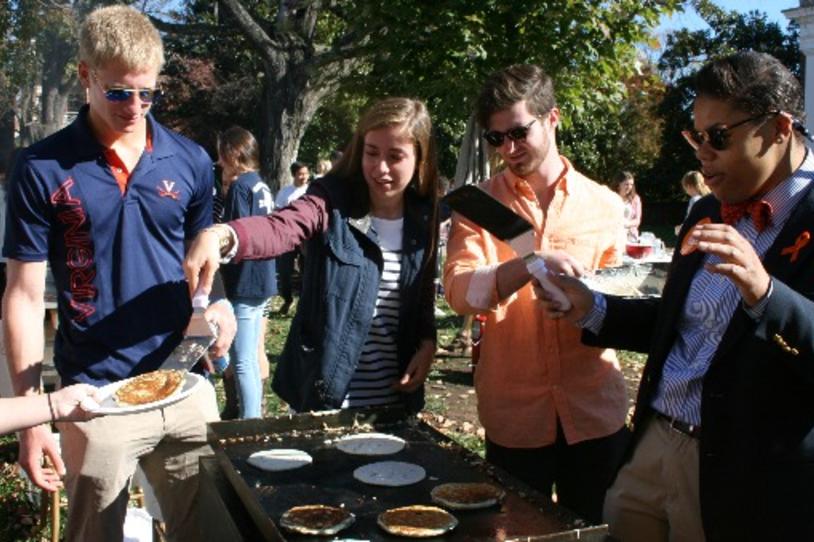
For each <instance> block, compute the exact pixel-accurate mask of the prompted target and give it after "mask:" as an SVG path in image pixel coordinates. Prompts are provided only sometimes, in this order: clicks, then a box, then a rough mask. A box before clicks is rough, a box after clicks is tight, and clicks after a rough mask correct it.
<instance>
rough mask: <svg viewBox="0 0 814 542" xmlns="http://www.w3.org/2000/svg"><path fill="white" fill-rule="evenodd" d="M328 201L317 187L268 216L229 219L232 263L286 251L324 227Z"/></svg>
mask: <svg viewBox="0 0 814 542" xmlns="http://www.w3.org/2000/svg"><path fill="white" fill-rule="evenodd" d="M329 217H330V214H329V208H328V200H327V198H326V196H325V193H324V192H323V191H322V190H320V189H318V188H317V189H314V190H311V191H309V192H308V193H307V194H305V195H304V196H302V197H300V198H298V199H296V200H294V201H293V202H291V204H289V205H288V206H287V207H283V208H281V209H278V210H275V211H274V212H273V213H271V214H270V215H268V216H252V217H247V218H241V219H240V220H233V221H231V222H229V223H228V224H229V226H231V227H232V228H233V229H234V230H235V233H236V234H237V239H238V247H237V254H236V255H235V257H234V259H233V260H232V262H234V263H237V262H240V261H242V260H261V259H265V258H274V257H276V256H279V255H280V254H284V253H286V252H290V251H292V250H294V249H295V248H297V247H298V246H300V245H301V244H302V243H303V242H304V241H306V240H308V239H310V238H311V237H313V236H314V235H317V234H319V233H323V232H324V231H325V230H327V229H328V219H329Z"/></svg>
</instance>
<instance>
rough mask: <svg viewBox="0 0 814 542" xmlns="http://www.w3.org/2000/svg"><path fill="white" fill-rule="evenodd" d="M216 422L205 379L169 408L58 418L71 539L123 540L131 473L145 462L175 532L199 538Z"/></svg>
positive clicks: (173, 534) (176, 537)
mask: <svg viewBox="0 0 814 542" xmlns="http://www.w3.org/2000/svg"><path fill="white" fill-rule="evenodd" d="M216 420H218V409H217V403H216V400H215V390H214V388H213V387H212V386H211V385H210V384H209V383H208V382H201V383H200V384H199V385H198V389H197V390H196V391H195V392H194V393H193V394H192V395H190V396H189V397H186V398H185V399H183V400H181V401H179V402H177V403H175V404H173V405H169V406H167V407H165V408H162V409H156V410H152V411H149V412H142V413H138V414H130V415H125V416H106V417H101V418H95V419H93V420H90V421H88V422H83V423H70V422H65V423H60V424H58V428H59V431H60V436H61V441H62V456H63V459H64V461H65V468H66V470H67V475H66V478H65V488H66V492H67V495H68V521H67V526H66V533H65V539H66V540H67V541H81V542H97V541H98V542H115V541H118V540H122V538H123V536H124V535H123V530H122V527H123V524H124V516H125V514H126V508H127V501H128V499H129V485H130V479H131V478H132V476H133V473H134V472H135V470H136V464H141V468H142V470H143V471H144V474H145V475H146V477H147V479H148V480H149V482H150V484H151V485H152V486H153V489H154V491H155V494H156V499H157V500H158V503H159V506H160V507H161V514H162V516H163V517H164V521H165V524H166V527H167V538H168V539H169V540H173V541H176V540H177V541H187V540H199V539H200V535H199V531H198V524H197V510H196V507H195V498H196V496H197V492H198V458H199V457H200V456H202V455H209V454H211V453H212V450H211V448H210V447H209V446H208V445H207V444H206V423H207V422H211V421H216Z"/></svg>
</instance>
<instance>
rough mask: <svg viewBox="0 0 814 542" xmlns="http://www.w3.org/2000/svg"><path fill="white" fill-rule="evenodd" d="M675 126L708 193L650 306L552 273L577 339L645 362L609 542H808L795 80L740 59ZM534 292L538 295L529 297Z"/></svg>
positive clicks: (805, 166)
mask: <svg viewBox="0 0 814 542" xmlns="http://www.w3.org/2000/svg"><path fill="white" fill-rule="evenodd" d="M695 88H696V95H695V102H694V105H693V113H694V127H693V128H692V129H691V130H687V131H685V132H683V135H684V137H685V138H686V139H687V142H688V143H689V144H690V145H691V146H692V147H693V149H695V155H696V157H697V158H698V160H699V161H700V164H701V171H702V173H703V175H704V181H705V182H706V184H707V186H709V188H710V190H711V191H712V194H711V195H708V196H706V197H704V198H702V199H701V200H700V201H698V203H696V205H695V206H694V207H693V209H692V212H691V213H690V215H689V217H688V218H687V220H686V221H685V223H684V225H683V226H682V228H681V231H680V232H679V239H680V240H681V249H680V250H676V252H675V256H674V258H673V262H672V264H671V267H670V273H669V276H668V279H667V283H666V284H665V287H664V291H663V293H662V296H661V298H652V299H626V298H621V297H616V296H610V295H602V294H599V293H597V292H592V291H591V290H589V289H588V288H586V287H585V286H584V285H582V284H581V283H580V282H579V281H577V280H574V279H569V278H566V277H552V279H553V280H554V281H555V282H556V283H557V284H558V285H560V287H561V288H563V289H564V290H565V291H566V294H567V295H568V297H569V298H570V300H571V301H572V304H573V308H571V309H570V310H568V311H567V312H563V311H562V310H560V309H559V306H558V305H557V304H556V303H555V302H553V301H552V300H550V299H543V301H542V304H543V308H544V310H545V311H546V312H547V313H548V314H549V315H550V316H552V317H555V318H564V319H566V320H569V321H571V322H574V323H576V324H577V325H579V326H581V327H582V328H583V336H582V340H583V342H585V343H586V344H589V345H593V346H599V345H601V346H606V347H611V348H621V349H626V350H633V351H639V352H647V353H648V360H647V364H646V366H645V368H644V372H643V374H642V381H641V384H640V389H639V394H638V398H637V404H636V411H635V414H634V417H633V430H634V438H633V440H632V443H631V447H630V450H629V453H628V457H627V460H626V462H625V464H624V465H623V466H622V468H621V469H620V470H619V472H618V474H617V476H616V479H615V481H614V483H613V485H612V487H611V488H610V489H609V490H608V493H607V496H606V499H605V506H604V512H603V513H604V520H605V521H606V522H607V523H608V524H609V526H610V532H611V534H612V535H613V536H614V537H615V538H617V539H619V540H622V541H624V542H636V541H647V542H658V541H667V540H670V541H693V542H697V541H703V540H708V541H730V540H737V541H744V540H814V513H812V512H814V301H812V299H813V298H814V246H812V244H811V243H809V240H810V238H811V234H810V232H811V231H812V230H814V191H812V179H814V156H812V154H811V152H809V151H808V150H807V148H806V146H805V142H804V138H805V137H810V136H809V134H808V131H807V130H806V129H805V128H804V127H803V124H802V122H803V119H804V112H803V99H802V91H801V87H800V84H799V82H798V81H797V79H796V78H795V77H794V75H793V74H792V73H791V72H790V71H789V70H788V69H787V68H786V67H784V66H783V65H782V64H781V63H780V62H779V61H778V60H777V59H776V58H774V57H772V56H770V55H767V54H762V53H757V52H754V51H743V52H739V53H736V54H733V55H730V56H726V57H723V58H720V59H717V60H713V61H712V62H710V63H709V64H707V65H705V66H704V67H703V68H702V69H701V70H700V71H699V72H698V74H697V75H696V77H695ZM538 293H539V294H540V296H545V294H544V292H543V291H542V290H541V289H539V288H538Z"/></svg>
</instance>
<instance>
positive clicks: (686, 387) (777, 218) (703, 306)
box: [651, 152, 814, 425]
mask: <svg viewBox="0 0 814 542" xmlns="http://www.w3.org/2000/svg"><path fill="white" fill-rule="evenodd" d="M812 177H814V157H812V153H810V152H809V153H807V154H806V158H805V160H804V161H803V164H802V165H801V166H800V168H799V169H798V170H797V171H795V172H794V173H793V174H792V175H791V177H789V178H788V179H786V180H785V181H784V182H781V183H780V184H779V185H778V186H776V187H775V188H774V189H772V190H771V191H770V192H769V193H767V194H766V195H765V196H764V198H763V199H765V200H766V201H767V202H769V204H770V205H771V206H772V219H771V223H770V225H769V227H767V228H766V229H765V230H763V231H762V232H760V233H758V231H757V229H756V228H755V225H754V223H753V222H752V219H751V218H749V217H748V216H746V217H744V218H741V219H740V220H739V221H738V222H737V223H736V224H734V227H735V229H736V230H737V231H738V233H740V234H741V235H742V236H743V237H744V238H745V239H746V240H748V241H749V242H750V243H751V244H752V246H753V247H754V248H755V251H756V252H757V254H758V255H759V256H760V258H761V260H762V259H763V257H764V256H765V255H766V251H768V249H769V247H770V246H771V245H772V243H774V240H775V239H776V238H777V235H778V234H779V233H780V230H781V229H782V228H783V226H784V225H785V223H786V221H787V220H788V219H789V217H790V216H791V212H792V210H793V209H794V207H796V206H797V204H798V203H799V202H800V200H801V199H802V198H803V196H805V195H806V193H807V192H808V190H809V189H810V187H811V180H812ZM720 261H721V260H720V258H718V257H717V256H713V255H710V254H707V255H706V256H705V257H704V259H703V263H702V265H701V266H700V267H699V268H698V271H696V273H695V277H693V280H692V284H691V285H690V291H689V292H688V294H687V301H686V302H685V303H684V309H683V311H682V313H681V316H680V318H679V320H678V337H677V338H676V341H675V343H674V344H673V348H672V350H670V354H669V355H668V356H667V361H666V362H665V364H664V371H663V373H662V377H661V382H660V383H659V387H658V392H657V393H656V395H655V397H654V399H653V402H652V405H651V406H652V407H653V408H654V409H655V410H657V411H659V412H661V413H663V414H666V415H668V416H671V417H673V418H677V419H679V420H682V421H684V422H687V423H690V424H693V425H700V424H701V391H702V385H703V378H704V375H705V374H706V372H707V370H708V369H709V365H710V362H711V361H712V358H713V357H714V356H715V352H716V351H717V350H718V346H719V345H720V343H721V339H722V338H723V335H724V333H725V332H726V329H727V327H729V322H730V320H731V319H732V315H733V314H734V312H735V310H736V309H737V308H738V305H739V304H740V302H741V295H740V292H739V291H738V289H737V288H736V287H735V284H734V283H733V282H732V281H731V280H729V279H728V278H726V277H725V276H723V275H718V274H715V273H711V272H709V271H707V270H706V268H705V267H704V265H706V264H716V263H720Z"/></svg>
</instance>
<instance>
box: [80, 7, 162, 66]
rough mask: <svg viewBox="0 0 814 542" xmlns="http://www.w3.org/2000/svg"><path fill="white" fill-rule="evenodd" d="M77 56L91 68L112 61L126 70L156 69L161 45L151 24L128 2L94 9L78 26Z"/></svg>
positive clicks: (157, 34)
mask: <svg viewBox="0 0 814 542" xmlns="http://www.w3.org/2000/svg"><path fill="white" fill-rule="evenodd" d="M79 60H80V61H84V62H85V63H86V64H88V66H90V67H91V68H102V67H104V66H106V65H108V64H111V63H116V64H119V65H120V66H123V67H124V68H126V69H127V70H133V71H135V70H138V71H141V70H149V69H153V68H155V69H156V70H158V71H160V70H161V67H162V66H163V65H164V45H163V44H162V43H161V35H160V34H159V33H158V30H156V28H155V26H153V24H152V23H151V22H150V20H149V19H148V18H147V17H145V16H144V15H143V14H142V13H140V12H138V11H136V10H135V9H133V8H131V7H128V6H121V5H118V6H108V7H103V8H99V9H96V10H94V11H93V12H91V13H90V15H88V16H87V17H86V18H85V21H84V22H83V23H82V27H81V28H80V29H79Z"/></svg>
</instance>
